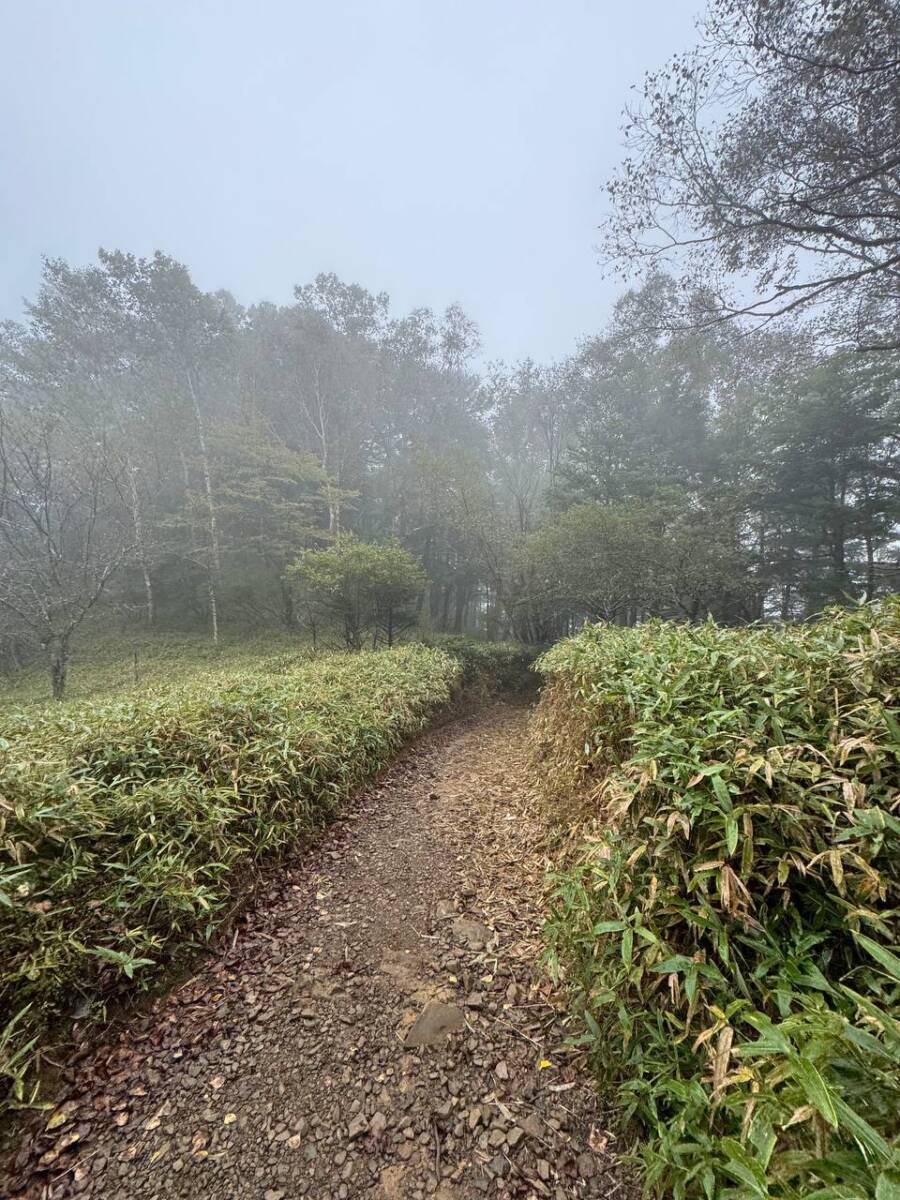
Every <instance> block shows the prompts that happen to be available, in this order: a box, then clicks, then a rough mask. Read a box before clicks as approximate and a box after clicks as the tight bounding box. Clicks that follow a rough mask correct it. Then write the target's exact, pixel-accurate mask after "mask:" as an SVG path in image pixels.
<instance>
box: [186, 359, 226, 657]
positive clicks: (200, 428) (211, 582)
mask: <svg viewBox="0 0 900 1200" xmlns="http://www.w3.org/2000/svg"><path fill="white" fill-rule="evenodd" d="M187 381H188V388H189V389H190V393H191V400H192V402H193V405H194V419H195V420H196V422H197V443H198V445H199V446H200V467H201V470H202V473H203V490H204V492H205V493H206V509H207V513H208V515H209V549H210V560H211V561H210V566H209V571H208V580H207V586H208V589H209V617H210V626H211V631H212V640H213V645H214V646H218V644H219V605H218V600H217V597H216V584H217V582H218V579H219V575H220V573H221V569H222V560H221V555H220V552H219V525H218V521H217V519H216V505H215V499H214V497H213V486H212V471H211V470H210V466H209V453H208V451H207V447H206V428H205V425H204V422H203V413H202V411H201V409H200V400H199V398H198V396H197V392H196V389H195V388H194V381H193V379H192V377H191V373H190V371H188V372H187Z"/></svg>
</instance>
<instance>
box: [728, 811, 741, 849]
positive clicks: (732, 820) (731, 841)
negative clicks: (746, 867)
mask: <svg viewBox="0 0 900 1200" xmlns="http://www.w3.org/2000/svg"><path fill="white" fill-rule="evenodd" d="M737 844H738V823H737V817H736V816H734V814H733V813H732V814H731V815H730V816H728V817H727V818H726V820H725V845H726V846H727V847H728V853H729V855H731V854H734V852H735V850H736V849H737Z"/></svg>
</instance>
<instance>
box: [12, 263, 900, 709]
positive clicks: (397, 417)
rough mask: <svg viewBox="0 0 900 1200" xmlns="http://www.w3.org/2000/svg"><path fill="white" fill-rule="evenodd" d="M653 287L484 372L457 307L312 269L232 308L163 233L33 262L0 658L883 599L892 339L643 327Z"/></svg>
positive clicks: (898, 419) (666, 294) (55, 667)
mask: <svg viewBox="0 0 900 1200" xmlns="http://www.w3.org/2000/svg"><path fill="white" fill-rule="evenodd" d="M674 290H675V285H674V282H673V280H672V279H671V277H668V276H666V275H664V274H662V273H656V274H654V275H652V276H651V277H650V278H649V279H647V280H646V281H645V282H644V283H643V284H641V285H640V286H639V287H636V288H634V289H632V290H630V291H628V292H626V293H625V294H624V295H623V297H622V299H621V300H620V301H619V303H618V304H617V306H616V311H615V314H614V316H613V319H612V321H611V323H610V325H609V327H608V328H606V329H605V330H603V331H602V332H600V333H598V334H597V336H596V337H593V338H590V339H587V340H586V341H585V342H584V343H583V344H582V345H580V346H579V347H578V348H577V349H576V350H575V351H574V353H573V354H572V356H571V357H570V358H569V359H567V360H565V361H563V362H559V363H553V364H543V365H542V364H538V363H535V362H531V361H524V362H519V363H515V364H512V365H506V364H502V363H488V364H487V365H484V366H480V365H479V363H478V354H479V348H480V344H479V335H478V330H477V328H476V327H475V325H474V323H473V322H472V321H471V320H470V319H469V318H467V316H466V315H465V313H464V312H463V311H462V310H461V309H460V308H459V306H457V305H455V304H451V305H449V306H448V308H447V309H446V311H445V312H444V313H443V314H442V315H436V314H434V313H432V312H430V311H427V310H418V311H414V312H411V313H409V314H407V315H405V316H394V315H392V314H391V312H390V308H389V302H388V297H387V296H386V295H383V294H372V293H370V292H368V291H366V290H365V288H363V287H362V286H359V285H357V284H348V283H344V282H342V281H341V280H339V279H338V278H336V277H335V276H334V275H321V276H319V277H317V278H316V279H315V280H314V281H313V282H312V283H310V284H306V285H302V286H298V287H297V288H296V289H295V302H294V303H293V304H291V305H288V306H282V307H278V306H275V305H271V304H266V303H261V304H259V305H256V306H253V307H250V308H247V309H244V308H242V307H241V306H239V305H238V304H237V303H236V302H235V300H234V299H233V297H231V296H230V295H228V294H225V293H219V294H215V295H210V294H205V293H203V292H201V291H200V290H199V289H198V288H197V287H196V286H195V285H194V283H193V282H192V280H191V277H190V273H189V271H188V269H187V267H185V266H183V265H181V264H179V263H177V262H175V261H173V260H172V259H171V258H169V257H167V256H165V255H164V254H161V253H160V254H157V255H155V256H153V257H152V258H150V259H146V260H145V259H139V258H135V257H134V256H131V255H129V254H126V253H123V252H118V251H110V252H107V251H101V252H100V255H99V259H98V261H97V263H95V264H93V265H90V266H86V267H72V266H69V265H67V264H66V263H63V262H59V261H48V262H47V263H46V264H45V268H44V281H43V285H42V287H41V290H40V292H39V294H38V296H37V298H36V299H35V300H34V301H33V302H32V303H30V304H29V307H28V318H27V321H26V322H25V323H24V324H16V323H12V322H8V323H7V324H6V325H5V327H4V330H3V336H2V342H0V355H2V371H3V376H2V394H3V397H4V400H3V405H2V411H0V467H2V481H0V512H2V517H3V519H2V521H0V536H2V539H3V545H4V556H3V566H2V569H0V613H2V616H0V621H2V625H0V630H2V633H0V648H2V663H3V665H4V668H5V669H6V670H14V669H15V668H16V667H18V666H22V665H26V664H27V663H29V662H31V661H34V659H35V658H36V657H37V656H39V655H41V654H42V653H49V655H50V660H51V669H52V671H53V672H54V681H55V682H54V687H55V688H56V689H57V692H58V693H59V694H61V693H62V689H63V687H64V681H65V673H66V663H67V660H68V656H69V652H70V648H71V645H72V641H73V639H74V638H76V636H77V631H78V630H79V629H80V628H81V627H82V623H83V621H85V620H86V619H88V617H89V615H90V617H91V619H92V620H96V619H97V616H98V613H99V612H100V611H102V612H104V613H106V614H115V615H114V620H115V621H116V622H117V623H118V624H119V627H120V628H121V630H122V634H123V637H127V635H128V631H129V630H136V629H142V630H148V629H153V630H162V631H165V630H179V631H186V630H192V631H201V630H202V631H204V632H205V633H206V634H207V635H208V636H209V638H211V639H212V641H213V642H215V641H216V640H217V639H218V637H219V635H220V633H223V632H224V633H227V632H229V631H230V632H231V633H232V634H233V633H235V632H238V633H240V632H243V631H251V630H259V629H261V628H267V627H280V628H283V629H284V630H285V631H288V632H291V633H298V634H301V633H302V634H303V635H304V636H306V637H308V638H310V639H312V640H316V639H319V640H321V639H323V638H324V643H323V644H326V645H328V644H331V645H334V644H342V643H343V641H344V638H345V637H346V643H347V644H348V645H350V646H352V647H358V646H360V645H362V644H363V642H365V643H366V644H378V643H379V642H380V641H387V642H390V641H392V640H393V638H394V636H395V635H396V634H398V633H402V632H403V630H405V629H409V628H411V627H413V626H415V627H416V628H418V629H419V630H420V631H424V632H433V633H444V632H453V633H476V634H478V635H481V636H487V637H489V638H494V639H497V638H499V639H504V638H511V639H514V640H518V641H521V642H525V643H528V644H534V645H540V644H545V643H549V642H551V641H553V640H554V639H555V638H557V637H559V636H561V635H564V634H566V633H568V632H571V631H573V630H574V629H576V628H577V627H578V626H579V625H580V624H581V623H582V622H583V621H585V620H598V619H602V620H606V621H610V622H613V623H615V624H622V625H633V624H636V623H638V622H640V621H642V620H644V619H646V618H648V617H651V616H662V617H675V618H679V619H687V620H692V621H694V620H702V619H705V618H706V617H707V616H713V617H714V618H715V619H717V620H719V621H724V622H727V623H735V624H738V623H747V622H752V621H755V620H759V619H769V618H773V617H777V618H781V619H788V620H793V619H804V618H807V617H810V616H812V615H814V614H815V613H817V612H819V611H820V610H821V609H822V607H823V606H825V605H827V604H829V603H833V602H838V603H850V602H854V601H857V600H860V599H872V598H874V597H876V596H879V595H882V594H884V593H885V592H889V591H891V590H893V589H895V588H896V586H897V582H898V578H900V575H898V571H900V567H898V550H897V543H896V533H897V522H898V518H900V436H898V435H900V386H898V380H900V358H898V354H897V352H896V351H874V352H870V353H866V354H861V353H859V352H857V351H854V350H853V349H839V350H835V351H833V352H829V353H823V352H822V348H821V344H820V341H819V340H817V339H816V337H815V336H814V334H813V333H812V332H811V331H809V330H808V329H805V328H801V329H799V330H797V329H793V328H792V329H788V330H785V329H783V328H778V329H774V330H765V331H757V332H756V333H755V334H754V335H753V337H752V338H748V336H747V334H746V331H745V330H744V329H743V328H741V327H739V326H735V325H733V324H723V325H718V326H715V327H712V328H701V329H692V330H687V331H676V332H671V333H668V334H660V333H658V332H654V331H653V330H652V323H653V318H654V314H656V313H658V312H659V311H660V309H661V308H662V307H663V306H664V305H665V304H667V303H668V302H670V301H671V300H672V298H673V295H674ZM701 301H702V297H698V298H697V303H698V304H700V303H701ZM323 554H324V557H323ZM329 572H330V575H329ZM373 572H374V574H373ZM323 573H324V574H323ZM376 575H377V576H378V578H379V579H381V581H382V582H381V585H380V590H379V587H378V586H376V585H375V583H374V580H375V576H376ZM363 578H365V579H366V580H368V583H367V586H366V587H365V588H363V589H362V592H361V591H360V588H359V587H358V585H357V583H354V580H359V579H363ZM385 589H386V590H385ZM370 593H371V594H370Z"/></svg>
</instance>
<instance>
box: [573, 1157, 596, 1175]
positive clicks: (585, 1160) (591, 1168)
mask: <svg viewBox="0 0 900 1200" xmlns="http://www.w3.org/2000/svg"><path fill="white" fill-rule="evenodd" d="M575 1165H576V1166H577V1167H578V1174H579V1175H580V1176H581V1178H582V1179H593V1178H594V1176H595V1175H596V1174H597V1165H596V1163H595V1162H594V1159H593V1156H592V1155H590V1154H587V1153H584V1154H579V1155H578V1158H577V1159H576V1160H575Z"/></svg>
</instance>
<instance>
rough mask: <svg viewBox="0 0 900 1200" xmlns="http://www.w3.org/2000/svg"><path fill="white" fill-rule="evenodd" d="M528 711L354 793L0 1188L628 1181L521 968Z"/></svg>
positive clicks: (394, 1197) (535, 943)
mask: <svg viewBox="0 0 900 1200" xmlns="http://www.w3.org/2000/svg"><path fill="white" fill-rule="evenodd" d="M527 716H528V714H527V710H526V709H524V708H523V707H517V706H513V705H507V704H501V703H496V704H492V705H491V706H489V707H488V708H485V709H483V710H481V711H479V712H478V713H476V714H474V715H473V716H470V717H468V718H465V719H463V720H460V721H456V722H454V723H453V724H451V725H449V726H445V727H444V728H442V729H439V730H436V731H434V732H432V733H430V734H428V735H426V736H425V737H424V738H422V739H421V741H420V742H419V743H418V744H417V745H416V746H415V747H414V748H412V749H411V750H410V751H409V752H407V753H406V754H405V755H403V756H402V758H401V759H400V760H399V761H398V762H397V763H396V764H395V765H394V766H393V767H392V768H391V769H389V770H388V771H387V772H386V773H385V774H384V775H383V776H382V777H381V778H380V780H379V781H378V782H377V783H376V784H374V785H372V786H371V787H370V788H368V789H366V790H364V791H362V792H361V793H359V794H358V795H357V796H356V797H355V798H354V800H353V801H351V802H350V803H349V804H348V805H347V806H346V808H345V810H344V812H343V813H342V815H341V817H340V819H339V820H338V821H336V822H335V824H334V825H333V826H332V827H331V828H330V830H329V831H328V832H327V834H326V835H325V836H324V837H323V839H322V840H321V841H320V842H319V843H318V845H317V846H316V847H314V848H313V849H312V850H310V851H309V852H308V853H307V854H305V855H304V856H303V857H302V858H300V859H298V860H296V861H295V862H294V863H292V864H289V865H288V866H287V867H286V868H285V870H284V872H283V874H282V875H281V876H279V878H278V882H277V884H276V885H274V886H272V887H271V888H270V890H269V892H268V895H267V897H265V898H264V899H263V901H262V902H261V903H260V904H259V905H258V906H257V908H256V909H254V910H253V911H252V912H251V913H250V914H248V917H247V918H246V920H245V921H244V922H242V923H241V924H240V925H239V927H238V931H237V933H236V934H235V937H234V940H233V941H232V942H230V943H229V945H228V948H227V949H226V950H225V951H224V952H223V953H221V954H218V955H212V956H210V957H209V958H208V959H207V960H206V961H205V962H204V963H202V964H201V966H200V968H199V970H198V972H197V973H196V974H195V975H193V976H192V977H191V978H190V979H189V980H188V981H187V982H185V983H184V984H182V985H181V986H180V987H178V988H176V989H175V990H174V991H172V992H171V993H169V994H168V995H167V996H165V997H163V998H161V999H160V1000H158V1001H157V1002H156V1003H155V1005H154V1006H153V1008H152V1009H151V1010H150V1011H149V1012H148V1013H146V1014H144V1015H143V1016H142V1017H140V1018H139V1019H138V1020H136V1021H135V1023H133V1024H132V1025H131V1027H130V1028H129V1029H128V1031H127V1033H125V1034H124V1035H123V1036H122V1037H121V1038H120V1039H119V1040H118V1041H117V1042H116V1043H110V1044H107V1045H105V1046H101V1047H100V1048H99V1049H96V1050H94V1051H92V1052H91V1053H90V1054H89V1055H88V1056H87V1057H86V1058H85V1059H84V1060H83V1061H81V1062H80V1063H79V1064H78V1065H77V1067H76V1069H75V1072H74V1079H73V1080H72V1082H71V1084H70V1085H69V1086H68V1087H67V1089H66V1091H65V1093H64V1103H63V1105H62V1109H61V1111H60V1109H57V1110H56V1113H55V1114H54V1115H53V1116H51V1117H50V1118H49V1119H48V1120H45V1121H41V1122H39V1123H38V1124H37V1126H35V1127H33V1128H32V1130H31V1132H30V1133H29V1134H28V1136H27V1137H26V1139H25V1141H24V1142H23V1144H22V1147H21V1149H20V1151H19V1153H18V1155H17V1156H16V1159H15V1160H14V1165H13V1170H12V1173H11V1174H10V1175H9V1176H8V1177H7V1179H6V1180H5V1181H3V1180H2V1179H0V1192H5V1191H9V1192H10V1193H11V1194H12V1195H14V1196H17V1197H28V1200H37V1198H38V1197H40V1198H42V1200H49V1198H50V1197H54V1198H56V1197H58V1198H62V1197H69V1196H85V1197H87V1196H91V1197H97V1198H101V1197H102V1198H104V1200H107V1198H108V1200H113V1198H116V1200H126V1198H131V1197H134V1198H135V1200H137V1198H142V1200H143V1198H150V1197H153V1198H156V1197H163V1196H166V1197H176V1198H184V1200H213V1198H215V1200H220V1198H221V1200H226V1198H228V1200H231V1198H234V1200H238V1198H240V1200H245V1198H246V1200H292V1198H293V1197H301V1196H303V1197H336V1198H338V1200H349V1198H351V1197H362V1196H366V1197H373V1198H383V1200H422V1198H424V1197H426V1196H436V1197H438V1200H468V1198H469V1197H475V1198H480V1197H529V1196H533V1197H552V1198H553V1200H566V1198H568V1197H576V1196H584V1197H616V1196H623V1195H624V1194H625V1193H627V1192H630V1191H631V1188H630V1187H629V1186H628V1185H627V1183H626V1177H625V1175H624V1174H623V1172H622V1171H621V1169H620V1168H619V1167H618V1166H617V1164H616V1161H615V1158H614V1155H613V1149H612V1137H611V1134H610V1132H609V1131H608V1130H607V1128H606V1127H605V1122H604V1120H603V1117H602V1114H601V1112H600V1109H599V1107H598V1103H597V1100H596V1096H595V1093H594V1089H593V1086H592V1084H591V1081H590V1078H589V1076H588V1074H587V1072H586V1071H585V1070H584V1067H583V1064H580V1063H578V1062H576V1061H575V1060H574V1059H573V1056H572V1052H571V1051H568V1050H566V1049H564V1048H563V1046H562V1043H563V1041H564V1039H565V1036H566V1032H565V1030H564V1029H563V1027H562V1024H561V1020H560V1016H559V1014H558V1012H557V1011H556V1009H555V1008H554V1006H553V1005H552V1004H551V1002H550V999H549V998H548V995H547V985H546V983H545V982H544V981H543V980H542V978H541V974H540V972H539V970H538V968H537V963H538V958H539V954H540V941H539V932H540V926H541V921H542V913H541V910H540V897H541V880H542V873H543V867H544V864H543V862H542V858H541V853H540V849H539V842H540V837H541V828H540V825H539V822H538V820H537V818H536V817H535V815H534V813H533V806H529V804H528V786H527V780H526V773H525V762H524V758H525V748H524V741H525V727H526V723H527ZM47 1125H50V1126H51V1128H47ZM4 1184H5V1186H4Z"/></svg>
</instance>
